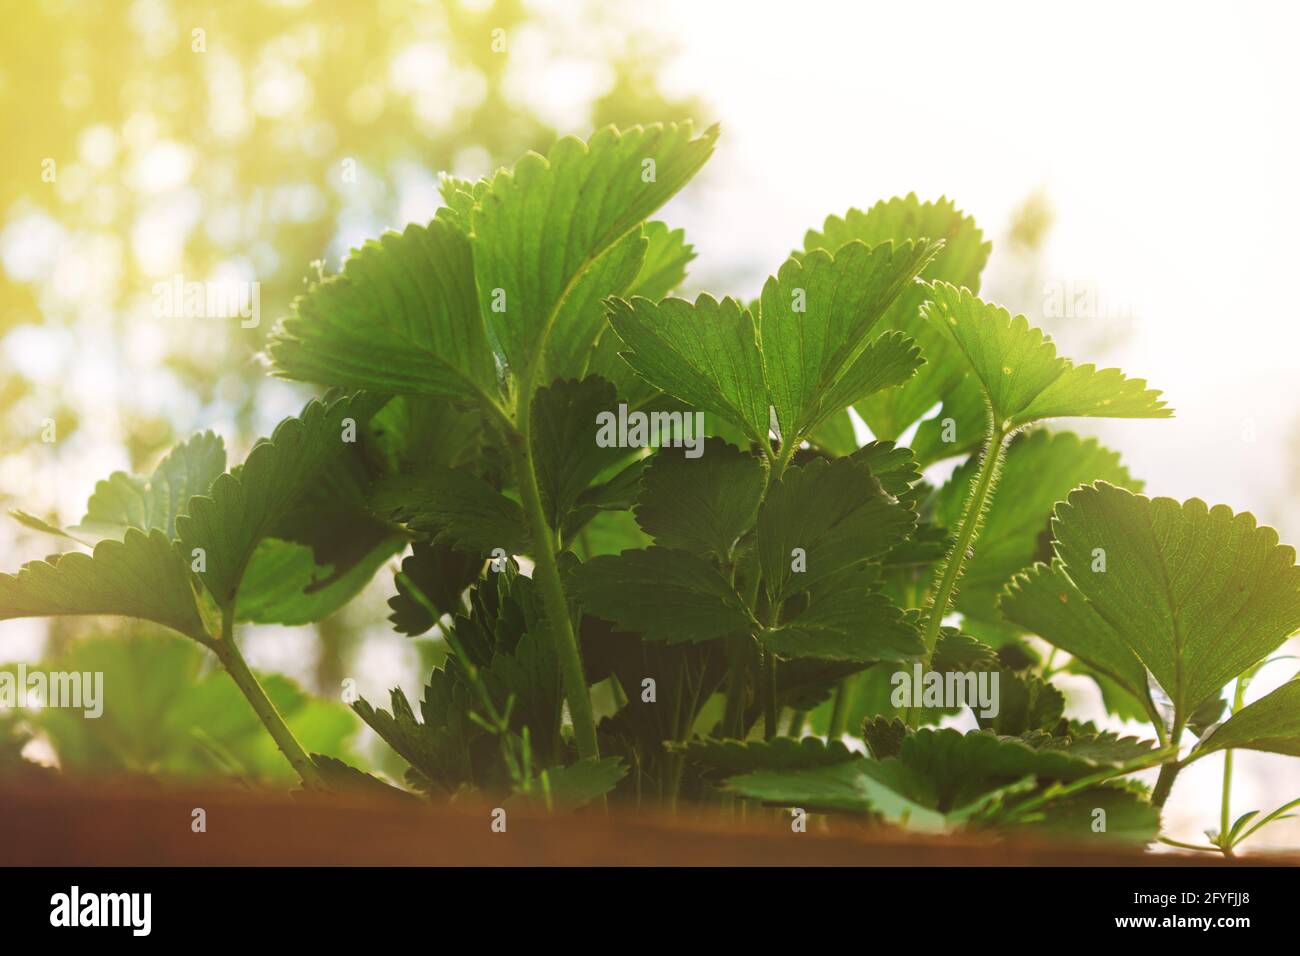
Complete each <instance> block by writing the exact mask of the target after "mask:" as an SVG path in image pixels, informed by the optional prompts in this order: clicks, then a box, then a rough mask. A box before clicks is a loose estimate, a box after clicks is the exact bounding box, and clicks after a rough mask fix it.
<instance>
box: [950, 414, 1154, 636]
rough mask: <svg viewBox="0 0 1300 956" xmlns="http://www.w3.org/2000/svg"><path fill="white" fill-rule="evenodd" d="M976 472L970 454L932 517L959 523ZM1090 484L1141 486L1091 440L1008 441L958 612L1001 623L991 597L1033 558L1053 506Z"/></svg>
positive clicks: (1045, 437) (1064, 435)
mask: <svg viewBox="0 0 1300 956" xmlns="http://www.w3.org/2000/svg"><path fill="white" fill-rule="evenodd" d="M978 470H979V462H978V461H977V460H974V459H972V460H970V461H968V462H966V463H965V464H964V465H962V466H961V467H960V468H958V469H957V470H956V471H955V472H953V476H952V478H951V479H950V480H949V481H948V483H947V484H946V485H944V486H943V488H941V489H940V491H939V494H938V496H937V498H936V501H935V506H934V520H935V521H936V522H938V523H939V524H941V525H944V526H946V527H949V528H951V527H955V526H956V525H957V524H958V522H959V521H960V519H961V513H962V509H963V507H964V506H965V504H966V500H967V498H969V497H970V490H971V486H972V484H973V483H974V481H975V476H976V472H977V471H978ZM1092 481H1108V482H1110V483H1111V484H1114V485H1118V486H1120V487H1123V488H1129V489H1130V490H1132V491H1140V490H1141V489H1142V483H1141V482H1140V481H1135V480H1134V479H1132V478H1131V477H1130V476H1129V473H1128V469H1127V468H1125V467H1124V466H1123V465H1121V464H1120V460H1119V455H1118V454H1117V453H1115V452H1113V451H1110V450H1109V449H1107V448H1104V447H1102V446H1101V445H1099V444H1098V443H1097V441H1096V439H1091V438H1090V439H1087V440H1084V439H1081V438H1080V437H1079V436H1078V435H1075V434H1073V433H1072V432H1055V433H1053V432H1047V431H1044V430H1038V431H1033V432H1030V433H1028V434H1026V435H1024V436H1023V437H1017V438H1016V439H1015V440H1013V441H1012V442H1011V445H1010V447H1009V448H1008V449H1007V455H1006V459H1005V460H1004V462H1003V464H1002V472H1001V475H1000V477H999V478H998V493H997V495H996V496H995V497H994V499H993V503H992V505H991V506H990V507H989V509H988V512H987V514H986V515H985V518H984V526H983V530H982V531H981V532H980V536H979V541H978V543H977V544H976V545H975V550H974V553H973V554H972V555H971V556H970V557H969V558H968V559H967V561H966V571H965V574H964V575H963V577H962V581H961V588H960V590H959V591H958V592H957V601H956V608H957V610H959V611H960V612H961V613H962V614H963V615H965V616H967V617H974V618H977V619H979V620H982V621H988V622H991V623H999V622H1001V621H1002V615H1001V614H1000V613H999V612H998V610H997V598H998V594H999V593H1000V592H1001V590H1002V588H1003V587H1004V586H1005V585H1006V583H1007V582H1008V581H1010V580H1011V577H1012V575H1014V574H1015V573H1016V572H1017V571H1020V570H1022V569H1024V568H1027V567H1028V566H1029V565H1031V564H1032V563H1033V562H1034V559H1035V558H1036V557H1038V556H1039V552H1040V550H1041V549H1043V547H1044V543H1045V542H1046V540H1048V539H1049V523H1050V521H1051V517H1052V509H1053V508H1054V507H1055V505H1056V503H1057V502H1058V501H1064V500H1065V497H1066V496H1067V495H1068V494H1069V493H1070V492H1071V491H1073V490H1074V489H1075V488H1077V487H1079V486H1080V485H1083V484H1087V483H1088V482H1092Z"/></svg>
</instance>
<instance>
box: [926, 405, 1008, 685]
mask: <svg viewBox="0 0 1300 956" xmlns="http://www.w3.org/2000/svg"><path fill="white" fill-rule="evenodd" d="M1005 439H1006V432H1005V431H1003V430H1002V428H1001V427H1000V426H999V425H997V424H994V425H993V426H992V427H991V428H990V429H989V437H988V442H987V443H986V444H985V446H984V457H983V458H982V459H981V461H980V469H979V473H978V474H977V475H976V477H975V485H974V487H973V488H972V489H971V493H970V497H969V498H967V499H966V507H965V508H964V509H963V511H962V515H961V520H960V521H959V522H958V526H957V540H956V542H955V543H954V544H953V546H952V551H950V552H949V553H948V559H947V560H946V561H945V562H944V566H943V574H942V575H941V576H940V578H939V583H938V585H937V586H936V587H935V589H934V595H933V597H932V598H931V600H930V605H929V610H928V613H927V616H926V619H925V634H924V636H925V665H926V666H927V667H928V666H929V664H930V658H931V657H932V656H934V648H935V645H937V644H938V643H939V629H940V628H941V627H942V626H943V619H944V615H946V614H947V613H948V605H949V604H950V603H951V602H952V598H953V594H954V592H955V591H956V588H957V582H958V580H960V579H961V575H962V571H964V570H965V568H966V558H967V556H968V554H969V552H970V549H971V548H972V547H973V546H974V544H975V540H976V539H977V538H978V537H979V531H980V526H981V525H982V524H983V522H984V514H985V512H986V511H987V509H988V505H989V500H990V498H991V496H992V493H993V486H994V485H995V484H997V479H998V471H999V469H1000V467H1001V464H1002V450H1003V449H1002V445H1003V442H1004V440H1005Z"/></svg>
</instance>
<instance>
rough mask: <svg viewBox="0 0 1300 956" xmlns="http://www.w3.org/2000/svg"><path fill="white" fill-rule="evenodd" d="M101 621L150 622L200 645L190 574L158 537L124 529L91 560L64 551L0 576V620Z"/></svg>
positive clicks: (204, 633)
mask: <svg viewBox="0 0 1300 956" xmlns="http://www.w3.org/2000/svg"><path fill="white" fill-rule="evenodd" d="M72 614H106V615H119V616H122V617H136V618H140V619H142V620H146V621H153V622H155V623H157V624H161V625H163V626H164V627H169V628H171V629H172V630H174V631H178V632H179V633H181V634H185V635H186V636H188V637H192V638H194V639H195V640H198V641H207V640H208V633H207V631H206V630H205V628H204V625H203V620H202V618H201V617H200V614H199V609H198V605H197V603H196V598H195V593H194V588H193V585H192V583H191V577H190V570H189V568H188V567H187V566H186V563H185V561H184V560H183V559H182V558H181V555H180V553H178V551H177V549H176V547H175V546H174V545H173V543H172V542H171V541H169V540H168V539H167V536H166V535H165V534H163V532H162V531H160V530H158V529H156V528H155V529H154V530H153V531H150V532H149V533H148V534H146V533H145V532H143V531H140V530H138V529H136V528H128V529H127V531H126V533H125V535H124V536H123V538H122V540H121V541H117V540H114V539H112V538H108V539H105V540H103V541H101V542H100V543H99V544H97V545H95V550H94V552H93V553H92V554H83V553H81V552H69V553H67V554H60V555H54V556H52V557H51V558H49V559H47V560H45V561H32V562H29V563H28V564H25V565H23V567H22V569H21V570H20V571H19V572H18V573H17V574H0V620H5V619H8V618H15V617H55V616H59V615H72Z"/></svg>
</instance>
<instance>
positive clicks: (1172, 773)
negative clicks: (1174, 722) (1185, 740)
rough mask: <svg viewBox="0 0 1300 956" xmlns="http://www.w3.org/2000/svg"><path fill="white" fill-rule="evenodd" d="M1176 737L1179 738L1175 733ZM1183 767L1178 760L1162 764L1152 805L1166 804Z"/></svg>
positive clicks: (1152, 793)
mask: <svg viewBox="0 0 1300 956" xmlns="http://www.w3.org/2000/svg"><path fill="white" fill-rule="evenodd" d="M1174 739H1177V735H1175V737H1174ZM1182 769H1183V765H1182V764H1180V763H1179V762H1178V761H1177V760H1171V761H1169V762H1168V763H1165V764H1161V765H1160V776H1158V777H1156V788H1155V789H1154V790H1152V791H1151V805H1152V806H1154V807H1163V806H1164V805H1165V801H1166V800H1168V799H1169V792H1170V791H1171V790H1173V788H1174V780H1175V779H1176V778H1177V777H1178V772H1179V771H1180V770H1182Z"/></svg>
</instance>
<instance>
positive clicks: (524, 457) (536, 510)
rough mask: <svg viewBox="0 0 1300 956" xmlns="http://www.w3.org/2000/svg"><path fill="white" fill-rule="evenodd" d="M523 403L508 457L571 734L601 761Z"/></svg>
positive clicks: (585, 753) (581, 752) (583, 752)
mask: <svg viewBox="0 0 1300 956" xmlns="http://www.w3.org/2000/svg"><path fill="white" fill-rule="evenodd" d="M520 405H521V409H520V415H519V418H520V426H519V431H518V433H517V434H516V435H514V436H512V440H511V442H510V453H511V458H512V460H513V461H514V467H515V476H516V478H517V480H518V482H519V496H520V498H521V499H522V503H523V507H524V513H525V514H526V515H527V516H528V528H529V532H530V534H531V537H532V544H533V560H534V562H535V565H536V567H535V571H534V574H533V577H534V579H535V580H536V581H537V583H538V584H539V585H540V586H541V589H542V602H543V604H544V606H545V608H546V619H547V620H548V621H549V622H550V625H551V632H552V633H553V634H554V635H555V646H556V652H557V653H558V655H559V658H560V667H561V670H562V671H563V673H564V692H565V697H566V698H567V699H568V701H569V716H570V717H572V718H573V735H574V738H575V739H576V741H577V744H578V756H579V757H580V758H582V759H586V758H588V757H592V758H598V757H599V756H600V745H599V744H598V743H597V741H596V718H595V716H594V714H593V713H592V709H591V695H590V693H589V692H588V690H587V678H586V676H585V675H584V673H583V670H582V652H581V651H580V650H579V649H578V638H577V636H576V635H575V634H574V633H573V621H572V620H571V619H570V617H569V602H568V600H567V598H565V595H564V583H563V582H562V581H561V580H560V568H559V565H558V563H557V562H556V559H555V545H554V541H553V532H552V531H551V528H550V526H549V525H548V524H547V523H546V510H545V508H543V506H542V493H541V490H540V489H539V488H538V486H537V473H536V471H535V470H534V469H533V456H532V450H531V447H530V445H529V442H528V417H527V411H525V410H524V409H525V408H526V403H525V402H520Z"/></svg>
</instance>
